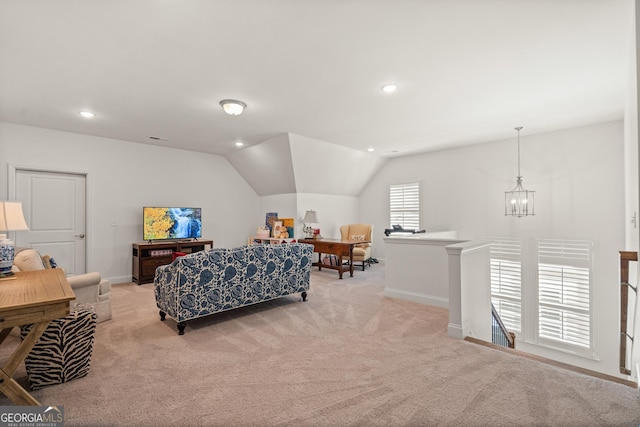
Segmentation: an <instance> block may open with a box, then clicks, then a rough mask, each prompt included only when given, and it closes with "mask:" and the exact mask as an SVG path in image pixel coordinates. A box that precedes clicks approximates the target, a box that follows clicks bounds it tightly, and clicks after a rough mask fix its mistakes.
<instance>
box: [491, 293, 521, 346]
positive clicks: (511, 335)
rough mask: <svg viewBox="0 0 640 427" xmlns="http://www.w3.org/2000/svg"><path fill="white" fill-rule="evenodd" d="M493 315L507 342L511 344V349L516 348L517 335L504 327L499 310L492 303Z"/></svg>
mask: <svg viewBox="0 0 640 427" xmlns="http://www.w3.org/2000/svg"><path fill="white" fill-rule="evenodd" d="M491 315H492V316H493V318H494V319H496V322H497V323H498V326H499V327H500V330H501V331H502V334H503V335H504V337H505V338H506V339H507V342H508V343H509V348H516V334H514V333H513V332H510V331H508V330H507V327H506V326H505V325H504V323H502V319H501V318H500V315H499V314H498V310H496V308H495V306H494V305H493V303H491Z"/></svg>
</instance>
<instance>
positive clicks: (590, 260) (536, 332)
mask: <svg viewBox="0 0 640 427" xmlns="http://www.w3.org/2000/svg"><path fill="white" fill-rule="evenodd" d="M488 239H491V240H492V241H493V242H494V243H493V244H492V252H491V263H492V269H493V268H495V266H496V265H498V264H499V263H500V260H501V259H505V260H507V261H508V260H513V261H516V260H517V258H518V254H517V251H510V250H509V248H508V247H507V248H505V247H504V245H505V242H510V241H511V242H513V241H517V240H518V239H516V238H514V237H507V236H501V237H488ZM520 241H521V247H520V254H519V257H520V275H521V294H520V298H521V313H520V322H521V330H520V331H519V332H518V331H517V330H514V332H516V333H517V337H518V340H519V341H520V342H522V343H526V344H529V345H535V346H540V347H544V348H547V349H552V350H556V351H560V352H563V353H569V354H573V355H576V356H582V357H587V358H591V359H597V357H598V356H597V346H596V340H597V336H596V330H595V326H596V321H595V320H596V319H595V313H596V312H597V307H596V304H597V299H596V298H595V282H594V280H595V277H596V275H595V270H596V263H595V261H594V254H595V252H596V251H595V242H593V241H588V240H564V239H541V238H533V237H528V238H522V239H520ZM494 245H496V246H495V248H494ZM510 252H511V253H510ZM546 265H551V266H557V268H555V271H556V272H560V271H561V270H562V269H563V268H566V269H572V268H578V269H581V270H582V272H584V270H585V269H586V270H587V271H586V273H587V275H588V281H589V283H588V294H587V295H586V296H585V297H586V298H585V299H586V300H587V301H588V308H586V309H585V308H582V309H579V308H577V307H573V308H572V307H564V306H563V304H558V303H555V302H552V301H549V300H548V299H547V301H544V298H542V300H541V292H542V293H543V295H544V292H545V289H544V283H543V282H541V280H542V281H544V280H547V281H548V279H549V277H545V274H546V272H545V267H546ZM492 273H493V274H495V272H493V271H492ZM551 278H553V275H552V276H551ZM493 280H494V278H493V277H492V281H493ZM495 288H496V284H495V283H492V294H491V299H492V302H494V301H496V300H498V301H499V300H501V298H502V299H506V300H507V301H510V302H514V303H515V302H516V301H517V297H513V296H512V297H511V298H509V296H508V295H507V298H504V297H505V295H500V292H498V294H497V295H494V292H493V291H494V290H495ZM565 292H566V290H565ZM507 293H508V292H507ZM569 295H571V294H570V293H569ZM582 295H583V296H584V294H582ZM574 300H575V301H578V299H574ZM494 305H496V304H495V302H494ZM546 308H552V309H553V310H557V311H558V312H563V310H564V312H567V313H573V312H577V313H580V314H582V315H585V313H586V315H587V316H588V323H589V330H588V342H583V343H582V344H580V343H578V342H576V343H573V342H571V340H563V339H559V338H558V337H553V336H552V334H545V331H541V328H540V321H541V312H543V310H544V309H546ZM496 309H497V310H498V306H496ZM498 313H500V311H498ZM543 321H544V319H543ZM503 322H504V319H503ZM570 323H572V321H569V322H568V324H570ZM572 326H574V325H572ZM575 326H576V327H579V326H580V322H578V321H576V322H575ZM509 328H513V325H510V326H509V327H508V329H509ZM567 328H568V327H567V326H566V325H565V331H566V330H568V329H567ZM514 329H515V328H514ZM510 330H512V329H510ZM582 336H584V335H582Z"/></svg>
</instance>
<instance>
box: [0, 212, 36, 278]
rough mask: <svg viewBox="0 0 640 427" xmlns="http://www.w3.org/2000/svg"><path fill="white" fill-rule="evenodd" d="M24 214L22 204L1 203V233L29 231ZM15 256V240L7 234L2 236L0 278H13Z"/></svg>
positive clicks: (0, 242) (0, 244)
mask: <svg viewBox="0 0 640 427" xmlns="http://www.w3.org/2000/svg"><path fill="white" fill-rule="evenodd" d="M28 229H29V227H28V226H27V222H26V221H25V220H24V215H23V214H22V203H21V202H0V231H19V230H28ZM14 255H15V244H14V242H13V240H10V239H7V235H6V234H0V277H6V276H11V275H12V274H13V273H12V272H11V266H12V265H13V258H14Z"/></svg>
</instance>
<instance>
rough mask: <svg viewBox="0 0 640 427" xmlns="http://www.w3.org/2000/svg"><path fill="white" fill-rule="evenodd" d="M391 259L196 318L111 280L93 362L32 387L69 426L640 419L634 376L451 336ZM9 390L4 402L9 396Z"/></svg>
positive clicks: (323, 275)
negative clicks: (404, 287)
mask: <svg viewBox="0 0 640 427" xmlns="http://www.w3.org/2000/svg"><path fill="white" fill-rule="evenodd" d="M383 272H384V268H383V265H382V264H377V265H376V264H374V265H373V266H372V267H371V268H368V269H367V271H366V272H362V271H356V273H355V276H354V277H353V278H349V277H348V276H345V278H344V279H343V280H338V275H337V273H336V272H335V271H322V272H317V271H315V270H314V271H313V273H312V279H311V282H312V284H311V291H310V292H309V299H308V301H307V302H304V303H303V302H301V301H300V300H299V297H298V296H291V297H287V298H284V299H281V300H277V301H273V302H268V303H263V304H260V305H256V306H253V307H248V308H243V309H238V310H235V311H231V312H227V313H223V314H219V315H215V316H211V317H208V318H206V319H203V320H199V321H196V322H192V323H190V324H188V325H187V329H186V332H185V335H183V336H179V335H178V333H177V329H176V326H175V322H173V321H172V320H169V319H168V320H167V321H166V322H161V321H160V320H159V316H158V312H157V309H156V307H155V301H154V297H153V285H152V284H147V285H142V286H137V285H135V284H123V285H115V286H114V287H113V291H112V298H113V310H114V312H113V320H111V321H108V322H105V323H101V324H99V325H98V329H97V332H96V343H95V347H94V353H93V359H92V365H91V371H90V372H89V375H88V376H87V377H85V378H82V379H77V380H74V381H71V382H68V383H65V384H60V385H56V386H51V387H47V388H45V389H42V390H39V391H36V392H34V393H33V395H34V396H35V397H36V398H37V399H39V400H40V402H41V403H42V404H51V405H64V408H65V415H66V425H67V426H292V427H293V426H440V425H443V426H486V425H492V426H514V425H518V426H519V425H523V426H543V425H548V426H552V425H553V426H603V425H619V426H638V425H639V424H640V400H639V399H638V394H637V392H636V390H635V389H633V388H631V387H628V386H625V385H621V384H616V383H613V382H608V381H605V380H602V379H597V378H592V377H589V376H584V375H581V374H578V373H574V372H570V371H566V370H562V369H560V368H556V367H553V366H549V365H546V364H542V363H539V362H536V361H532V360H528V359H526V358H521V357H516V356H513V355H510V354H506V353H504V352H501V351H496V350H494V349H491V348H485V347H482V346H479V345H476V344H473V343H469V342H466V341H460V340H455V339H452V338H450V337H448V336H447V333H446V330H447V320H448V319H447V311H446V310H444V309H440V308H435V307H429V306H424V305H420V304H416V303H411V302H406V301H401V300H395V299H391V298H386V297H384V296H383V289H384V273H383ZM0 404H2V405H7V404H9V402H8V401H7V400H6V398H4V397H2V398H0Z"/></svg>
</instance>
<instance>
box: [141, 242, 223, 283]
mask: <svg viewBox="0 0 640 427" xmlns="http://www.w3.org/2000/svg"><path fill="white" fill-rule="evenodd" d="M212 246H213V240H192V241H188V242H157V243H149V242H142V243H134V244H133V264H132V273H131V280H132V281H133V282H135V283H137V284H138V285H142V284H143V283H151V282H153V278H154V277H155V274H156V268H157V267H158V266H160V265H166V264H171V261H173V253H174V252H182V253H187V254H190V253H192V252H199V251H202V250H205V249H210V248H211V247H212Z"/></svg>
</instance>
